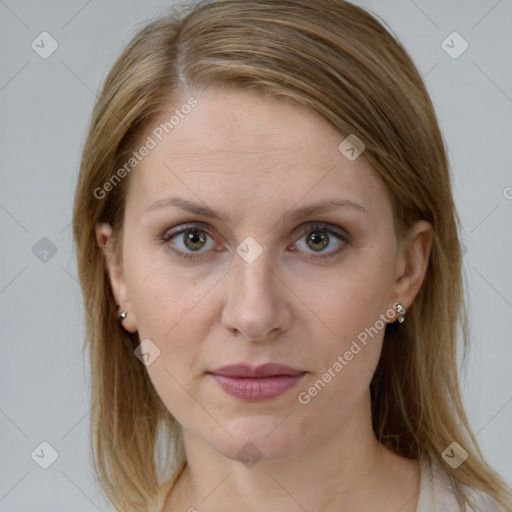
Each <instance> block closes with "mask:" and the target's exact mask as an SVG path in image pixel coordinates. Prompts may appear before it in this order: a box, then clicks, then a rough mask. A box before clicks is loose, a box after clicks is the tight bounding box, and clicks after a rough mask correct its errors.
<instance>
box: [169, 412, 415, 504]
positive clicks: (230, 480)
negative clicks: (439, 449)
mask: <svg viewBox="0 0 512 512" xmlns="http://www.w3.org/2000/svg"><path fill="white" fill-rule="evenodd" d="M366 405H367V406H368V407H365V408H362V409H361V411H359V412H358V413H356V414H354V415H352V416H351V418H350V420H348V422H347V423H346V424H345V425H344V428H342V429H339V431H338V432H336V433H335V434H334V435H333V436H331V437H329V438H325V439H322V440H320V441H319V442H318V443H316V444H310V445H308V446H307V447H304V449H301V447H298V448H297V450H296V452H295V454H294V455H293V456H292V457H288V458H286V459H278V460H265V458H264V457H263V458H262V459H261V460H259V461H257V462H256V463H255V464H254V465H250V464H245V463H243V462H241V461H238V460H233V459H232V458H229V457H227V456H225V455H223V454H222V453H219V451H217V450H215V449H214V448H212V446H211V445H209V444H207V443H206V442H205V441H204V440H203V439H201V438H199V437H197V436H195V435H194V434H193V433H191V432H190V431H188V430H184V431H183V441H184V446H185V452H186V457H187V467H186V468H185V470H184V472H183V474H182V476H181V477H180V479H179V480H178V482H177V484H176V486H175V489H173V498H172V503H173V506H172V508H171V505H170V502H171V500H168V502H169V507H168V508H164V510H165V511H167V510H169V511H171V510H191V511H193V510H194V509H196V508H197V510H207V511H209V512H217V511H219V512H220V511H225V510H237V509H240V510H246V511H248V512H256V511H261V510H286V511H287V512H304V510H307V511H308V512H330V511H333V512H334V511H336V512H340V511H353V510H367V509H375V510H385V509H384V508H382V505H383V497H386V496H387V497H388V498H389V497H390V493H394V494H395V501H396V500H397V499H399V500H400V502H401V500H403V485H404V483H405V480H406V479H407V477H406V474H405V473H404V466H403V465H400V461H402V462H404V461H405V463H407V461H406V459H402V458H401V457H398V456H397V455H395V454H392V452H390V451H389V450H388V449H386V448H384V447H383V446H382V445H381V444H380V443H379V442H378V441H377V440H376V439H375V436H374V434H373V431H372V429H371V421H370V419H371V418H370V416H369V414H370V411H369V403H367V404H366ZM363 420H364V421H363ZM361 425H366V428H361ZM398 468H400V469H398ZM408 468H409V470H410V469H411V466H410V465H409V466H408ZM416 477H417V479H419V475H416ZM397 482H398V483H399V484H400V486H402V489H400V488H397ZM407 484H408V485H410V476H409V481H408V482H407ZM393 486H394V487H393ZM391 488H393V489H395V490H394V491H393V490H392V489H391ZM400 492H401V493H402V496H399V494H400ZM397 497H398V498H397ZM389 499H390V500H391V502H393V499H392V498H389ZM409 499H410V496H409ZM405 502H406V500H403V503H405ZM178 503H179V506H177V505H178ZM403 503H402V504H403ZM398 508H399V509H400V507H398ZM390 510H391V509H390ZM407 510H408V509H407ZM411 510H415V509H414V508H411Z"/></svg>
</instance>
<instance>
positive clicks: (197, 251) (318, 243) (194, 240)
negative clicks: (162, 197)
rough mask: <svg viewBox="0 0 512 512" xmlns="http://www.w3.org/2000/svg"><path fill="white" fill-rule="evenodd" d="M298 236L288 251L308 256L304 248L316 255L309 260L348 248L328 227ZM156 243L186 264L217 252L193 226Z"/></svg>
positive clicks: (342, 237)
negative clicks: (301, 249)
mask: <svg viewBox="0 0 512 512" xmlns="http://www.w3.org/2000/svg"><path fill="white" fill-rule="evenodd" d="M299 234H300V235H301V237H300V239H299V240H298V241H297V242H295V244H294V245H293V246H292V248H291V250H292V251H294V252H295V251H296V250H297V246H301V245H302V246H304V247H305V248H306V250H305V252H308V251H307V249H308V248H309V249H312V250H313V252H314V253H317V254H314V255H313V256H311V259H327V258H333V257H334V256H336V255H337V254H339V253H341V251H343V250H344V249H345V247H346V246H348V245H350V237H349V235H348V234H346V233H345V232H344V231H343V230H341V229H340V228H337V227H330V226H329V225H328V224H318V223H317V224H313V225H311V224H308V225H305V226H303V227H302V228H301V230H300V231H299ZM331 235H334V238H335V239H336V240H337V245H336V248H335V249H334V250H331V251H324V249H325V248H326V247H328V246H329V245H333V244H332V240H331V239H332V237H331ZM303 238H305V241H304V242H303V243H302V244H301V243H300V242H301V241H302V239H303ZM158 240H160V241H161V242H162V243H168V242H172V244H170V245H169V248H170V249H171V251H172V252H174V253H175V254H176V256H178V257H179V258H183V259H187V260H196V259H199V258H202V257H203V256H202V255H201V253H204V252H207V251H211V250H214V251H217V252H220V249H219V248H217V249H214V247H215V242H214V241H213V236H212V235H210V233H209V230H208V229H206V228H204V227H202V225H197V224H190V225H185V226H179V227H178V228H177V229H171V230H168V231H166V232H165V233H164V234H163V235H162V236H161V237H158ZM202 249H204V250H202ZM319 253H321V254H319ZM324 253H325V254H324Z"/></svg>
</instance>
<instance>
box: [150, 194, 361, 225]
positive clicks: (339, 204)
mask: <svg viewBox="0 0 512 512" xmlns="http://www.w3.org/2000/svg"><path fill="white" fill-rule="evenodd" d="M172 206H174V207H176V208H180V209H181V210H184V211H186V212H189V213H192V214H195V215H199V216H201V217H208V218H211V219H217V220H220V221H222V222H225V221H226V216H225V215H224V214H222V213H220V212H216V211H215V210H212V209H211V208H208V207H207V206H205V205H201V204H199V203H194V202H192V201H189V200H188V199H184V198H182V197H169V198H164V199H159V200H158V201H156V202H154V203H153V204H152V205H150V206H148V207H147V208H146V209H145V210H144V213H147V212H150V211H154V210H157V209H159V208H164V207H172ZM338 208H350V209H352V210H354V211H357V212H360V213H365V214H368V210H367V209H366V208H365V207H364V206H362V205H360V204H358V203H355V202H354V201H351V200H350V199H341V198H339V199H326V200H325V201H322V202H320V203H315V204H310V205H307V206H303V207H301V208H297V209H295V210H292V211H291V212H287V213H285V214H284V217H285V218H288V219H290V220H291V221H296V220H299V219H302V218H304V217H309V216H310V215H314V214H317V213H323V212H327V211H331V210H336V209H338Z"/></svg>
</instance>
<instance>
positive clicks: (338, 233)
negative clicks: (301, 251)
mask: <svg viewBox="0 0 512 512" xmlns="http://www.w3.org/2000/svg"><path fill="white" fill-rule="evenodd" d="M300 233H301V235H302V237H301V238H300V239H299V240H298V242H296V243H295V244H294V245H293V249H292V250H295V247H296V246H297V245H300V244H299V242H300V241H301V240H302V239H303V238H305V241H304V245H305V246H306V247H307V248H310V249H313V252H316V253H319V252H321V254H315V255H314V256H313V259H321V260H323V259H327V258H333V257H334V256H336V255H338V254H340V253H341V252H342V251H343V250H344V249H345V247H346V246H347V245H350V237H349V236H348V234H345V233H344V232H343V231H342V230H341V229H339V228H337V227H336V228H335V227H330V226H329V225H328V224H318V223H317V224H314V225H311V224H307V225H305V226H303V227H302V229H301V232H300ZM330 235H334V237H335V238H336V239H337V240H338V244H337V248H336V249H334V250H332V251H327V252H325V251H324V249H325V248H326V247H327V246H329V245H332V243H331V236H330ZM324 253H325V254H324Z"/></svg>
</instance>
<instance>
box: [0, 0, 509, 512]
mask: <svg viewBox="0 0 512 512" xmlns="http://www.w3.org/2000/svg"><path fill="white" fill-rule="evenodd" d="M356 3H358V4H359V5H361V6H363V7H367V8H369V9H370V10H372V11H373V12H374V13H376V14H378V15H379V16H381V17H382V19H384V20H385V21H386V22H387V24H388V25H389V26H390V27H391V28H392V30H393V31H394V32H395V33H396V34H397V35H398V37H399V38H400V39H401V41H402V42H403V43H404V45H405V47H406V48H407V49H408V50H409V52H410V54H411V56H412V57H413V59H414V60H415V62H416V64H417V66H418V67H419V69H420V71H421V73H422V74H423V76H424V77H425V80H426V83H427V87H428V89H429V92H430V93H431V95H432V98H433V101H434V104H435V107H436V110H437V114H438V116H439V120H440V123H441V128H442V130H443V134H444V137H445V139H446V140H447V144H448V147H449V157H450V161H451V164H452V168H453V173H454V186H455V199H456V203H457V205H458V209H459V211H460V214H461V217H462V221H463V225H464V233H463V240H464V244H465V246H466V247H467V252H466V254H465V256H464V262H465V266H466V269H467V272H468V277H469V292H470V295H471V308H472V309H471V319H472V332H473V336H474V339H475V345H474V348H473V351H472V353H471V358H470V361H469V363H470V364H469V369H468V371H467V374H466V377H465V379H464V381H463V393H464V398H465V401H466V404H467V408H468V415H469V419H470V421H471V424H472V427H473V429H474V431H475V432H476V433H477V439H478V441H479V442H480V444H481V446H482V448H483V450H484V453H485V454H486V455H487V456H488V458H489V461H490V462H491V464H492V465H493V466H494V467H495V468H496V469H497V470H498V471H499V472H500V473H501V474H502V475H503V476H504V477H505V479H506V480H507V481H508V483H510V484H512V464H511V462H512V443H511V442H510V431H511V425H512V403H511V402H512V372H511V362H512V337H511V334H510V333H511V330H512V271H511V267H510V265H511V264H510V262H511V254H512V229H511V226H512V222H511V221H512V188H511V187H512V165H511V161H512V158H511V153H510V148H511V145H512V128H511V122H510V121H511V116H512V31H511V30H510V26H511V22H512V1H511V0H501V1H496V0H482V1H477V0H473V1H470V2H468V1H463V0H457V1H453V0H452V1H448V2H447V1H445V0H435V1H428V2H427V0H415V1H412V0H384V1H382V0H381V1H378V0H375V1H364V2H362V1H359V2H356ZM168 5H170V2H169V1H157V0H152V1H146V2H136V1H134V0H129V1H124V2H121V1H109V2H100V1H98V0H90V1H86V0H77V1H63V0H61V1H57V0H53V1H45V2H37V1H35V0H31V1H28V0H25V1H17V2H16V1H15V0H6V1H1V0H0V38H1V45H0V52H1V64H2V65H1V68H0V107H1V113H2V117H1V119H2V122H1V124H0V130H1V132H0V140H1V141H2V142H1V144H2V145H1V147H2V152H1V155H2V161H1V183H2V186H1V187H0V225H1V235H2V242H1V246H2V249H1V261H0V268H1V274H0V315H1V324H0V326H1V335H2V342H1V349H2V352H1V357H0V379H1V381H0V384H1V385H0V434H1V435H0V455H1V457H0V512H21V511H23V512H32V511H33V512H36V511H37V512H44V511H48V512H49V511H51V512H58V511H66V512H68V511H70V510H73V511H79V512H81V511H83V512H94V511H97V510H102V511H104V512H107V511H109V510H111V507H109V506H108V505H107V503H106V501H105V500H104V499H103V498H102V494H101V491H100V489H99V487H98V485H97V484H96V483H95V480H94V475H93V472H92V466H91V459H90V451H89V431H88V429H89V411H90V407H91V404H90V402H89V396H88V366H87V361H85V362H84V360H83V359H82V357H81V345H82V339H83V334H84V328H83V315H82V302H81V301H82V299H81V295H80V291H79V287H78V283H77V279H76V275H77V274H76V264H75V260H74V254H73V250H72V245H71V236H72V235H71V227H70V221H71V211H72V199H73V193H74V188H75V183H76V178H77V171H78V165H79V159H80V152H81V149H82V148H83V143H84V139H85V135H86V127H87V123H88V120H89V116H90V112H91V109H92V106H93V102H94V100H95V94H97V93H98V91H99V87H100V84H101V83H102V81H103V80H104V78H105V76H106V73H107V71H108V69H109V67H110V66H111V65H112V64H113V62H114V60H115V58H116V57H117V56H118V55H119V53H120V51H121V47H122V45H123V44H125V43H126V42H128V40H129V39H130V38H131V36H132V35H133V34H134V33H135V30H136V24H138V23H139V22H142V21H144V20H145V19H148V18H151V17H153V16H155V15H157V14H161V13H163V12H164V9H165V7H167V6H168ZM43 31H47V32H49V33H50V34H51V35H52V37H53V38H54V39H55V40H56V41H57V42H58V44H59V47H58V49H57V50H56V51H55V53H53V54H52V55H51V56H50V57H49V58H47V59H42V58H41V57H40V56H39V55H38V54H37V53H36V52H35V51H34V50H33V49H32V48H31V43H32V41H33V40H34V39H36V37H37V36H39V34H41V32H43ZM453 31H457V32H459V33H460V34H461V36H462V37H463V38H464V39H465V40H466V41H467V42H468V43H469V48H468V49H467V50H466V51H465V52H464V53H463V54H462V55H460V56H459V57H458V58H456V59H454V58H452V57H450V56H449V55H448V54H447V53H446V52H445V51H444V49H443V48H442V46H441V43H442V41H443V40H445V38H446V37H447V36H448V35H449V34H451V33H452V32H453ZM449 44H451V43H449ZM458 44H459V43H453V45H455V49H457V48H458V47H457V45H458ZM459 48H460V46H459ZM507 187H508V188H507ZM43 237H47V238H49V239H50V240H51V242H52V243H53V244H55V246H56V248H57V252H56V254H55V255H53V256H52V257H50V256H51V253H49V255H48V256H47V261H46V262H43V261H40V259H39V258H38V257H36V255H35V254H34V253H33V251H32V248H33V247H34V245H35V244H36V243H37V242H38V241H39V240H40V239H41V238H43ZM36 252H37V251H36ZM39 256H41V257H42V254H40V255H39ZM42 441H47V442H49V443H50V444H51V445H52V446H53V447H54V448H55V450H56V451H57V452H58V458H57V460H56V461H55V462H54V463H53V464H52V465H51V466H50V467H49V468H48V469H46V470H44V469H42V468H40V467H39V466H38V465H37V464H36V463H35V462H34V460H32V458H31V453H32V452H33V450H34V449H35V448H36V447H38V446H39V444H40V443H41V442H42Z"/></svg>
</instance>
